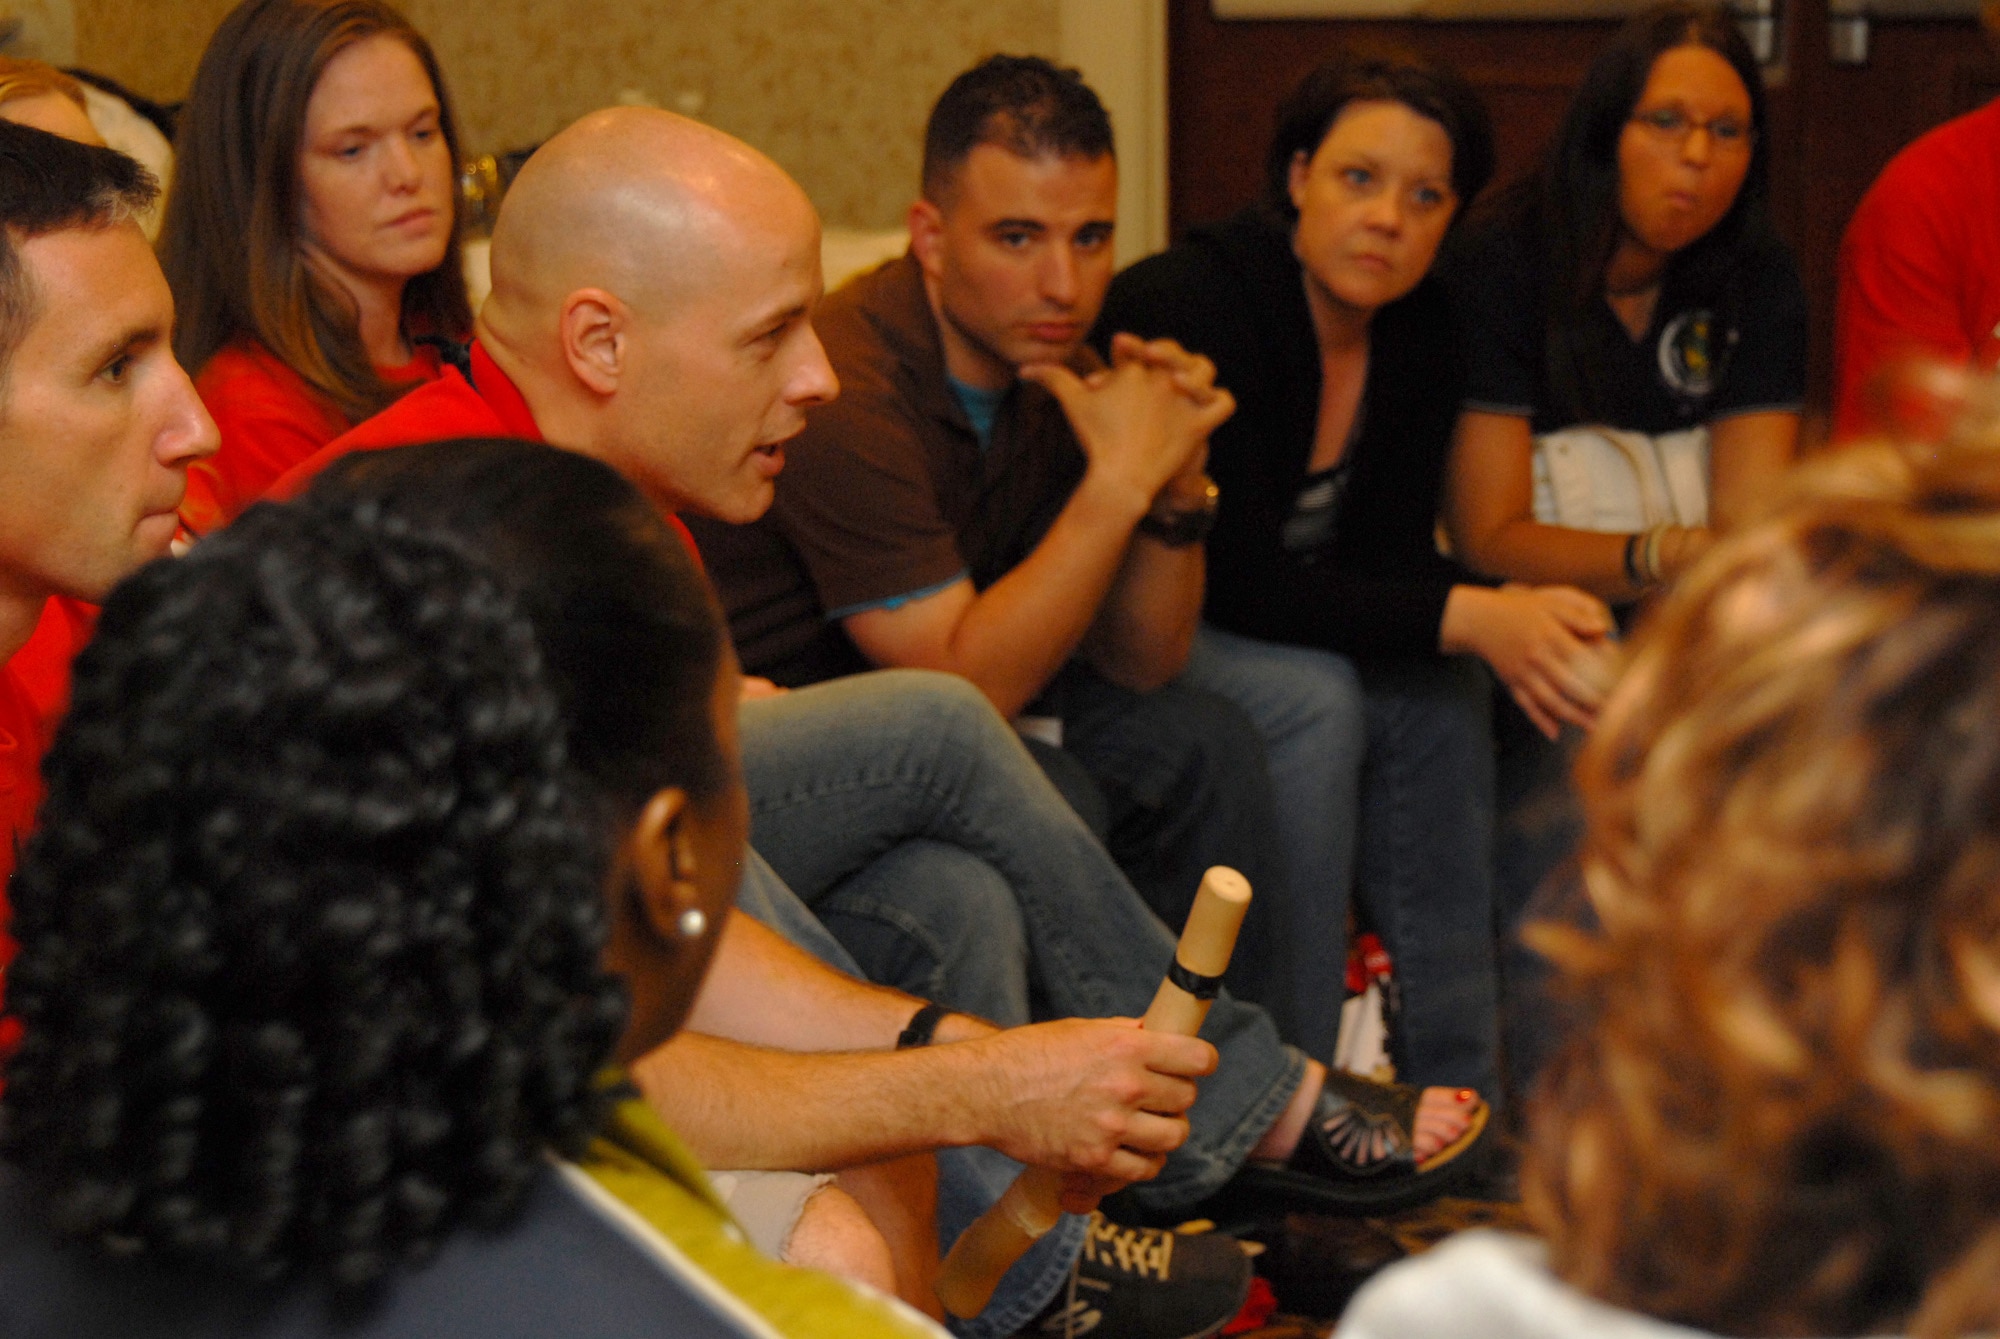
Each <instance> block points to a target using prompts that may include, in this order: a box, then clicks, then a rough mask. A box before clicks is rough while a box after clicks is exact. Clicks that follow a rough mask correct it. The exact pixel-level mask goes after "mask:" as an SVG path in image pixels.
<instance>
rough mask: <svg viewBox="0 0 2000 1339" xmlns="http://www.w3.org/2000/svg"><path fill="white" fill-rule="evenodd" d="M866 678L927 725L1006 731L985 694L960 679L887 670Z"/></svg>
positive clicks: (937, 672) (936, 673) (923, 671)
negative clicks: (945, 724) (996, 728)
mask: <svg viewBox="0 0 2000 1339" xmlns="http://www.w3.org/2000/svg"><path fill="white" fill-rule="evenodd" d="M869 678H870V680H871V681H872V682H873V683H874V684H875V685H876V686H877V687H878V688H879V689H880V690H881V691H883V692H886V693H891V694H893V695H894V696H895V698H896V700H897V701H898V702H900V703H903V704H904V705H905V706H906V707H907V708H908V709H909V711H910V712H911V713H912V714H916V713H921V714H922V715H923V716H924V717H925V719H926V720H927V721H928V722H949V723H951V724H953V725H960V726H963V727H964V728H969V729H974V730H988V729H992V728H993V727H995V726H997V727H999V728H1000V729H1001V730H1003V731H1005V730H1007V728H1008V727H1007V722H1006V720H1005V719H1004V718H1002V717H1001V715H1000V713H999V711H998V710H996V709H995V708H994V706H993V704H992V703H991V702H989V701H987V699H986V694H984V693H982V692H980V691H979V690H978V689H977V688H975V687H973V684H972V681H971V680H970V679H967V678H966V677H965V676H963V675H960V674H947V673H945V672H943V671H942V670H926V669H890V670H877V671H876V672H875V673H874V674H872V675H870V676H869Z"/></svg>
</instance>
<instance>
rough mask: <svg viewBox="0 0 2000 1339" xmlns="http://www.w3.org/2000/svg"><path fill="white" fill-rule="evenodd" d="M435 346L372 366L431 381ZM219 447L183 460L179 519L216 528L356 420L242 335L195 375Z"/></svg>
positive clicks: (391, 377) (394, 375)
mask: <svg viewBox="0 0 2000 1339" xmlns="http://www.w3.org/2000/svg"><path fill="white" fill-rule="evenodd" d="M441 366H442V365H441V364H440V363H439V361H438V355H437V350H435V349H433V348H430V347H429V346H427V345H419V346H418V347H417V350H416V353H415V355H414V356H413V357H412V358H411V359H410V361H409V362H407V363H405V364H403V365H402V366H401V367H383V368H378V369H376V371H377V372H378V374H379V375H380V376H381V377H382V379H383V380H384V381H387V382H389V383H390V384H391V385H401V384H405V383H407V384H411V385H415V384H417V383H421V382H429V381H435V380H436V379H437V376H438V373H439V371H440V368H441ZM194 388H195V390H196V391H198V392H199V393H200V394H201V400H202V403H203V404H204V405H206V406H208V412H209V416H210V417H211V418H213V419H214V420H215V427H216V431H217V432H218V433H219V434H220V436H221V438H222V449H221V450H219V451H217V452H216V453H215V454H214V455H213V456H210V457H209V458H208V459H206V460H197V461H196V462H195V463H194V464H193V465H191V466H189V467H188V486H187V496H186V497H185V498H183V499H182V500H181V507H180V513H181V524H182V525H183V526H185V527H186V528H187V529H188V531H189V532H191V533H193V534H197V535H205V534H208V533H209V532H210V531H212V530H219V529H221V528H222V527H223V526H225V525H227V524H229V522H231V521H233V520H235V519H236V517H237V514H238V513H239V512H241V511H242V510H243V509H244V508H245V507H247V506H249V505H250V504H251V503H252V502H255V501H256V500H257V499H258V498H260V497H262V496H264V490H265V489H267V488H269V487H270V486H271V483H272V481H273V480H275V479H276V478H277V477H278V476H279V475H281V474H283V473H284V472H285V471H286V470H288V469H290V468H291V467H292V466H294V465H296V464H298V463H299V462H300V461H302V460H304V459H305V458H306V457H307V456H310V455H311V454H312V453H313V452H315V451H317V450H319V449H320V448H321V447H323V446H325V445H326V444H327V443H328V442H331V441H332V440H333V439H334V438H336V437H338V436H340V434H342V433H343V432H346V431H347V430H348V429H349V428H351V427H353V426H354V425H353V424H352V423H350V422H349V421H348V419H347V416H346V415H344V414H342V413H341V412H340V411H339V410H338V409H336V408H335V407H334V406H333V403H332V401H330V400H328V399H327V398H326V397H325V396H324V395H322V394H320V393H319V392H318V391H316V390H314V389H313V388H312V386H311V385H309V384H308V383H307V381H306V379H305V378H304V377H302V376H300V375H299V374H298V373H297V372H294V371H293V370H292V369H291V367H290V366H289V365H288V364H287V363H286V362H285V361H284V360H283V359H281V358H279V357H278V355H276V354H275V353H272V352H271V351H270V350H269V349H267V348H265V347H264V346H263V345H262V344H260V343H258V342H257V341H256V340H254V339H251V338H250V337H249V336H247V335H243V336H238V337H237V338H236V339H233V340H231V341H230V342H229V343H227V344H225V345H223V346H222V347H221V348H220V349H218V350H216V352H215V356H214V357H212V358H210V359H209V360H208V364H207V366H205V367H203V368H202V369H201V375H200V376H198V377H196V378H195V379H194Z"/></svg>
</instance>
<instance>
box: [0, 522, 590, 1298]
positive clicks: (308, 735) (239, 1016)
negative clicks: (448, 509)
mask: <svg viewBox="0 0 2000 1339" xmlns="http://www.w3.org/2000/svg"><path fill="white" fill-rule="evenodd" d="M510 585H511V583H510V582H509V581H508V580H507V579H506V578H505V577H504V576H503V575H501V574H500V573H499V572H498V571H496V570H495V568H494V566H493V565H492V564H491V563H488V562H487V561H485V560H484V559H482V558H480V557H478V556H477V555H476V554H475V552H474V551H473V546H471V545H468V544H467V543H466V542H464V541H463V540H461V539H459V538H457V537H455V536H453V535H451V534H450V533H449V532H447V531H445V530H443V529H442V528H441V527H438V526H435V525H431V524H427V523H424V522H422V521H418V520H412V519H411V518H409V517H406V516H401V515H398V514H397V513H395V512H394V511H393V510H390V509H389V508H386V507H383V506H381V505H378V504H376V503H374V502H371V501H366V500H343V499H340V498H338V497H334V496H331V495H329V496H327V497H323V498H319V499H316V500H314V501H312V502H310V503H307V504H301V505H291V506H285V507H277V506H268V505H267V506H262V507H259V508H256V509H253V510H252V511H251V512H250V513H248V514H247V515H245V516H244V517H243V519H242V520H240V521H239V522H238V523H237V524H236V525H234V526H232V527H231V528H230V529H229V530H227V531H225V532H223V533H222V534H220V535H218V536H216V537H214V538H211V539H208V540H206V541H204V542H203V543H202V544H201V545H200V546H198V547H197V548H196V549H195V550H194V552H193V553H192V554H191V555H190V556H189V557H187V558H184V559H181V560H178V561H164V562H158V563H154V564H152V565H151V566H149V567H147V568H144V569H142V570H141V571H140V572H139V573H137V574H136V575H135V576H133V577H132V578H131V579H129V580H128V581H127V582H125V583H124V584H123V585H121V586H120V587H119V588H118V589H117V590H116V591H115V592H114V593H113V595H112V596H111V599H110V601H109V602H108V603H107V604H106V605H105V608H104V611H103V617H102V619H101V621H100V622H99V624H98V630H97V636H96V639H95V640H94V641H93V642H92V643H91V644H90V646H89V647H88V648H87V649H86V650H85V651H84V652H83V653H82V655H81V656H79V657H78V659H77V661H76V665H75V680H74V693H73V699H72V705H71V708H70V712H69V716H68V717H67V719H66V721H65V722H64V725H63V727H62V730H61V732H60V733H59V735H58V737H57V739H56V740H55V742H54V744H53V746H52V748H51V749H50V751H49V754H48V756H47V759H46V762H45V768H44V771H45V776H46V779H47V783H48V798H47V801H46V803H45V804H44V806H43V808H42V811H41V818H40V826H39V828H38V830H37V832H36V834H35V836H34V837H33V839H32V840H31V841H30V843H29V845H28V848H27V851H26V852H25V855H24V858H23V860H22V863H21V867H20V869H19V871H18V873H17V874H16V876H15V879H14V883H13V887H12V896H13V903H14V933H15V935H16V937H17V938H18V939H19V941H20V945H21V947H20V953H19V956H18V957H17V958H16V959H15V961H14V963H13V965H12V967H11V969H10V973H9V981H8V990H7V995H8V1000H7V1002H8V1005H9V1006H10V1007H11V1009H12V1010H13V1011H14V1012H15V1013H16V1014H17V1015H18V1016H19V1017H20V1018H21V1020H22V1021H23V1023H24V1024H25V1028H26V1034H25V1040H24V1041H23V1043H22V1045H21V1049H20V1050H19V1052H18V1053H17V1054H16V1055H15V1057H14V1058H13V1060H12V1062H11V1064H10V1066H9V1069H8V1072H7V1087H6V1091H5V1095H4V1099H0V1152H4V1154H5V1156H6V1157H7V1158H9V1159H10V1160H11V1161H13V1162H15V1163H16V1164H18V1165H19V1166H20V1167H21V1169H22V1170H23V1171H24V1173H25V1174H26V1175H27V1177H28V1178H29V1180H30V1183H31V1184H32V1185H33V1186H34V1187H35V1189H36V1191H37V1198H38V1200H39V1202H41V1203H42V1204H44V1205H45V1206H46V1210H47V1213H48V1214H49V1216H50V1219H51V1222H52V1225H53V1226H54V1227H55V1229H56V1230H57V1231H58V1232H59V1233H61V1234H63V1235H65V1236H69V1237H72V1238H78V1239H82V1240H84V1241H86V1242H89V1243H93V1244H95V1245H96V1246H97V1247H98V1248H100V1249H105V1250H109V1251H113V1252H117V1253H132V1252H135V1251H136V1252H144V1253H147V1254H151V1255H156V1256H159V1257H162V1258H166V1259H174V1260H179V1261H181V1262H183V1263H184V1264H199V1265H203V1266H207V1267H216V1266H221V1267H224V1268H228V1269H230V1270H232V1271H235V1272H239V1273H242V1274H247V1275H249V1276H251V1277H255V1278H277V1277H282V1276H285V1275H288V1274H294V1273H298V1272H301V1271H306V1272H311V1273H315V1274H319V1275H321V1276H323V1277H326V1278H328V1279H330V1280H331V1281H332V1282H333V1283H335V1284H336V1285H338V1286H340V1287H342V1288H344V1289H352V1288H354V1287H357V1286H359V1285H365V1284H369V1283H371V1282H373V1281H376V1280H378V1279H381V1278H383V1277H384V1276H385V1275H386V1274H388V1273H389V1272H390V1271H392V1270H393V1269H394V1268H395V1267H397V1266H398V1265H399V1264H402V1263H404V1262H409V1261H413V1260H416V1259H420V1258H422V1257H423V1256H424V1255H425V1254H426V1253H427V1252H429V1251H430V1250H432V1249H433V1248H434V1246H435V1245H436V1244H437V1243H438V1241H439V1240H440V1239H441V1238H442V1237H443V1236H444V1235H445V1234H447V1233H448V1232H449V1231H451V1230H452V1229H453V1228H454V1227H456V1226H457V1225H459V1224H461V1223H465V1222H487V1223H490V1222H494V1221H497V1220H499V1219H500V1218H502V1217H504V1216H505V1215H506V1213H507V1212H508V1211H509V1210H510V1209H511V1208H512V1207H513V1206H514V1205H515V1204H516V1202H517V1201H518V1199H519V1197H520V1196H521V1194H522V1193H523V1191H524V1190H525V1188H526V1187H527V1186H528V1185H529V1183H530V1182H531V1180H532V1179H533V1178H534V1177H535V1176H536V1175H537V1172H538V1170H539V1169H540V1168H541V1167H542V1166H543V1165H544V1162H543V1159H544V1150H545V1149H547V1148H549V1147H554V1148H556V1149H558V1150H562V1151H565V1152H568V1153H572V1154H574V1153H576V1152H578V1151H580V1148H581V1146H582V1145H583V1144H584V1143H585V1142H586V1141H587V1140H588V1138H589V1137H590V1136H591V1135H592V1134H593V1133H594V1131H595V1130H596V1129H597V1128H598V1125H599V1123H600V1121H601V1119H602V1116H603V1111H604V1103H605V1101H606V1100H607V1099H606V1096H605V1095H604V1094H603V1093H601V1092H599V1091H598V1090H597V1089H596V1088H595V1087H594V1086H593V1079H594V1076H595V1074H596V1072H597V1070H598V1069H599V1067H600V1066H601V1065H602V1064H603V1062H604V1061H605V1059H606V1057H607V1056H608V1055H609V1054H610V1052H611V1048H612V1046H613V1044H614V1043H615V1041H616V1040H617V1037H618V1035H619V1033H620V1031H621V1029H622V1027H623V1023H624V1015H625V1004H624V993H623V990H622V987H621V985H620V983H619V982H618V981H617V980H616V979H615V978H614V977H612V976H610V975H609V974H607V973H606V972H605V971H604V969H603V968H602V967H601V966H600V963H599V957H600V953H601V950H602V944H603V939H604V935H605V917H606V911H605V905H604V892H603V888H604V883H605V879H606V877H607V870H608V867H609V858H610V857H609V852H610V840H609V838H610V834H609V833H608V832H607V830H606V828H605V826H604V824H603V823H601V822H599V821H597V819H596V816H595V815H593V814H592V813H591V812H590V809H589V805H588V800H587V796H588V794H589V787H588V784H587V780H586V779H585V778H583V777H581V776H580V775H579V774H578V771H577V769H576V767H575V765H574V763H573V761H572V759H571V757H570V755H569V750H568V748H567V745H566V742H565V738H564V719H563V714H562V707H561V698H560V693H559V690H558V688H557V687H556V685H555V683H554V679H555V677H556V676H554V675H552V674H551V673H550V672H549V670H548V667H547V661H546V658H545V657H544V655H543V654H542V651H541V649H540V647H539V644H538V640H537V637H536V632H535V628H534V626H533V624H532V623H531V621H530V619H529V618H528V616H527V615H526V614H525V612H524V610H523V608H522V606H521V603H520V601H518V600H517V599H516V598H515V597H514V595H513V593H512V591H511V590H510Z"/></svg>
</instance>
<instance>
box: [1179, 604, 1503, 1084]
mask: <svg viewBox="0 0 2000 1339" xmlns="http://www.w3.org/2000/svg"><path fill="white" fill-rule="evenodd" d="M1183 677H1184V678H1185V679H1186V680H1188V681H1189V682H1191V683H1193V684H1195V685H1196V686H1198V687H1202V688H1206V689H1208V690H1209V691H1211V692H1214V693H1219V694H1221V695H1223V696H1225V697H1227V698H1229V699H1230V700H1232V701H1234V702H1235V703H1236V704H1237V705H1238V706H1240V707H1242V708H1243V710H1244V711H1245V712H1247V713H1248V714H1249V715H1250V717H1251V719H1252V720H1254V721H1256V722H1257V724H1258V728H1259V729H1260V730H1261V731H1262V732H1263V734H1264V741H1265V747H1266V748H1267V749H1268V750H1269V752H1270V758H1271V779H1272V786H1273V788H1274V790H1275V792H1276V795H1277V802H1278V827H1279V833H1280V839H1279V840H1280V849H1281V851H1282V853H1283V856H1284V860H1283V870H1282V874H1281V877H1280V878H1279V879H1277V880H1275V881H1274V882H1273V883H1272V885H1271V887H1270V890H1269V892H1268V893H1267V894H1266V895H1265V896H1263V897H1262V898H1261V899H1260V900H1261V903H1262V905H1261V907H1258V906H1253V909H1252V912H1251V916H1252V918H1253V919H1254V918H1256V917H1257V916H1259V914H1260V913H1262V914H1263V916H1264V918H1265V919H1264V921H1263V923H1262V924H1261V925H1260V926H1258V927H1257V932H1256V934H1255V936H1254V937H1253V938H1252V940H1251V947H1252V949H1253V953H1254V954H1255V955H1256V956H1255V957H1253V958H1252V959H1251V960H1250V961H1249V962H1247V963H1246V967H1251V966H1255V967H1256V968H1257V969H1259V970H1262V971H1264V972H1266V973H1267V975H1266V977H1265V979H1264V981H1263V982H1262V983H1261V984H1260V985H1258V986H1257V987H1255V993H1254V994H1252V998H1255V999H1258V1000H1260V1001H1263V1002H1265V1003H1267V1004H1268V1005H1269V1006H1270V1007H1271V1010H1272V1012H1273V1014H1274V1015H1275V1016H1276V1017H1277V1018H1278V1021H1279V1027H1280V1029H1281V1030H1283V1031H1284V1032H1285V1035H1286V1036H1287V1037H1289V1038H1291V1039H1292V1040H1293V1041H1295V1042H1297V1043H1298V1044H1299V1045H1300V1046H1301V1047H1303V1048H1304V1049H1305V1050H1306V1052H1307V1053H1308V1054H1311V1055H1315V1056H1319V1057H1322V1058H1324V1057H1327V1056H1330V1055H1331V1054H1332V1052H1333V1044H1334V1041H1335V1038H1336V1037H1337V1036H1338V1033H1339V1027H1340V1005H1341V1001H1342V999H1343V997H1344V994H1345V989H1344V976H1345V970H1346V961H1347V905H1348V892H1349V889H1350V887H1354V888H1358V890H1359V893H1360V896H1361V899H1362V904H1363V905H1364V906H1365V907H1366V908H1367V909H1368V911H1369V913H1370V915H1371V916H1372V918H1373V920H1374V922H1375V925H1376V928H1377V929H1378V930H1379V931H1380V933H1381V935H1382V940H1383V943H1384V944H1385V945H1386V946H1387V947H1388V949H1389V954H1390V956H1391V957H1392V958H1393V959H1394V960H1395V963H1396V977H1397V981H1398V984H1399V988H1400V992H1401V1004H1402V1007H1401V1012H1400V1014H1399V1015H1398V1019H1397V1027H1396V1030H1395V1033H1394V1035H1393V1036H1392V1039H1391V1046H1392V1058H1393V1059H1394V1061H1395V1063H1396V1068H1397V1072H1398V1074H1399V1075H1400V1076H1401V1077H1402V1078H1403V1079H1404V1080H1405V1081H1407V1082H1410V1083H1417V1084H1426V1085H1428V1084H1445V1085H1450V1086H1454V1087H1460V1086H1462V1087H1471V1088H1477V1089H1478V1090H1479V1091H1480V1092H1482V1093H1484V1094H1486V1095H1487V1096H1488V1097H1494V1096H1496V1095H1497V1074H1496V1069H1497V1060H1496V1051H1497V1047H1498V1035H1497V1033H1498V1023H1497V1016H1498V1008H1499V1004H1498V989H1499V988H1498V984H1497V975H1496V966H1495V961H1494V958H1495V953H1494V936H1493V923H1494V907H1493V809H1494V799H1493V788H1494V773H1493V766H1494V764H1493V745H1492V715H1491V711H1492V688H1491V680H1490V679H1489V678H1488V676H1487V674H1486V671H1485V669H1484V668H1483V667H1482V666H1481V665H1479V664H1478V663H1477V662H1475V661H1471V660H1467V659H1464V658H1458V657H1450V658H1436V659H1421V660H1418V659H1412V660H1404V661H1394V662H1389V661H1379V662H1378V661H1366V662H1361V663H1360V664H1358V665H1357V663H1356V662H1354V661H1352V660H1350V659H1348V658H1347V657H1345V656H1341V655H1336V654H1334V653H1333V652H1330V651H1320V650H1315V649H1312V648H1310V647H1300V646H1286V645H1282V644H1278V643H1273V642H1265V641H1259V640H1257V639H1255V638H1250V637H1242V636H1238V635H1236V634H1234V633H1229V632H1224V631H1222V630H1221V629H1219V628H1214V627H1210V626H1207V625H1204V626H1203V627H1202V629H1201V632H1200V634H1199V635H1198V637H1197V638H1196V641H1195V649H1194V655H1193V656H1192V657H1191V659H1190V661H1189V664H1188V668H1187V672H1186V674H1185V675H1184V676H1183ZM1232 979H1235V978H1232ZM1239 988H1240V989H1242V990H1243V991H1244V992H1245V993H1250V992H1251V991H1252V987H1250V986H1248V985H1243V986H1240V987H1239Z"/></svg>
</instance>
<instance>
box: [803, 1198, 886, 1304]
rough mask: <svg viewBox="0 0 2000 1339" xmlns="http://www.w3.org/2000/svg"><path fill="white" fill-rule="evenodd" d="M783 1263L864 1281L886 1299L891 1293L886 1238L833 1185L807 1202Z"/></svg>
mask: <svg viewBox="0 0 2000 1339" xmlns="http://www.w3.org/2000/svg"><path fill="white" fill-rule="evenodd" d="M784 1260H785V1263H787V1264H793V1265H802V1266H804V1267H805V1268H807V1269H817V1270H821V1271H823V1272H825V1273H828V1274H833V1275H837V1276H838V1277H840V1278H844V1279H849V1280H852V1281H853V1282H856V1283H865V1284H867V1285H868V1286H869V1287H871V1288H873V1289H875V1290H876V1291H877V1292H880V1293H884V1294H887V1295H889V1296H894V1295H895V1293H896V1262H895V1258H894V1256H893V1255H892V1254H891V1252H890V1250H889V1242H888V1239H887V1238H885V1237H884V1236H883V1235H882V1233H881V1231H880V1230H879V1229H878V1228H877V1227H876V1226H875V1223H874V1221H873V1220H872V1219H870V1218H869V1217H868V1214H867V1212H866V1211H865V1210H863V1209H862V1207H861V1205H860V1203H859V1202H858V1201H856V1200H855V1198H854V1197H853V1196H852V1195H849V1194H848V1193H847V1192H846V1191H844V1190H842V1189H840V1188H839V1187H838V1186H827V1187H825V1188H823V1189H821V1190H818V1191H816V1192H814V1194H813V1196H812V1198H811V1199H809V1200H807V1201H806V1204H805V1208H804V1209H803V1210H802V1211H801V1212H800V1214H799V1221H798V1223H797V1224H796V1225H795V1226H794V1227H793V1228H792V1235H791V1238H790V1239H789V1240H788V1241H787V1242H786V1243H785V1251H784Z"/></svg>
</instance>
